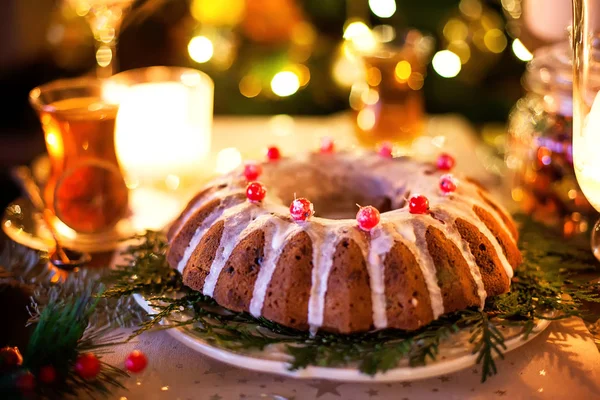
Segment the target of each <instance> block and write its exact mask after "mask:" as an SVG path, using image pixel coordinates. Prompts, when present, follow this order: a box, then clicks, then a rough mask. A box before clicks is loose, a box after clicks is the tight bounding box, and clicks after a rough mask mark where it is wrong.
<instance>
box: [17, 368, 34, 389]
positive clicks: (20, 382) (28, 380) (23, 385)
mask: <svg viewBox="0 0 600 400" xmlns="http://www.w3.org/2000/svg"><path fill="white" fill-rule="evenodd" d="M15 385H16V386H17V388H18V389H19V390H20V391H21V392H24V393H28V392H32V391H33V389H34V388H35V376H33V374H32V373H31V372H29V371H26V372H24V373H22V374H20V375H19V376H18V377H17V379H16V380H15Z"/></svg>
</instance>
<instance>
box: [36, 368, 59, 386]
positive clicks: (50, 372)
mask: <svg viewBox="0 0 600 400" xmlns="http://www.w3.org/2000/svg"><path fill="white" fill-rule="evenodd" d="M38 379H39V380H40V381H41V382H43V383H45V384H47V385H49V384H51V383H54V381H55V380H56V369H54V367H53V366H52V365H44V366H43V367H42V368H40V371H39V372H38Z"/></svg>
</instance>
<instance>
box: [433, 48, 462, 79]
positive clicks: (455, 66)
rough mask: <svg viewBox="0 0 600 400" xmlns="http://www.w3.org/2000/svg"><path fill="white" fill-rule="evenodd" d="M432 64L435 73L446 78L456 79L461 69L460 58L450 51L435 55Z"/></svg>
mask: <svg viewBox="0 0 600 400" xmlns="http://www.w3.org/2000/svg"><path fill="white" fill-rule="evenodd" d="M431 63H432V65H433V69H434V70H435V72H437V73H438V75H440V76H441V77H444V78H454V77H455V76H456V75H458V73H459V72H460V69H461V62H460V57H458V56H457V55H456V54H454V53H453V52H451V51H450V50H441V51H438V52H437V53H435V55H434V56H433V60H432V61H431Z"/></svg>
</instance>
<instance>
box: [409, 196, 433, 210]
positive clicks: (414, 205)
mask: <svg viewBox="0 0 600 400" xmlns="http://www.w3.org/2000/svg"><path fill="white" fill-rule="evenodd" d="M408 210H409V211H410V213H411V214H427V211H429V200H428V199H427V197H425V196H423V195H422V194H416V195H413V196H411V197H410V199H409V202H408Z"/></svg>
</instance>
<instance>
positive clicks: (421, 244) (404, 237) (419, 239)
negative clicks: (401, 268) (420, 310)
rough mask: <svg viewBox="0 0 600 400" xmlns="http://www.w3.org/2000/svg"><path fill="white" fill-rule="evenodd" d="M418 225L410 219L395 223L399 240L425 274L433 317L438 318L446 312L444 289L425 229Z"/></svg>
mask: <svg viewBox="0 0 600 400" xmlns="http://www.w3.org/2000/svg"><path fill="white" fill-rule="evenodd" d="M417 227H418V225H416V224H413V223H411V221H410V220H408V221H407V220H405V221H398V222H396V223H394V228H395V229H396V233H397V236H396V238H397V240H399V241H401V242H402V243H403V244H404V245H405V246H406V247H408V249H409V250H410V251H411V252H412V253H413V255H414V256H415V260H418V261H419V262H418V263H417V264H418V265H419V268H420V269H421V273H422V274H423V279H424V280H425V286H427V291H428V292H429V301H430V303H431V310H432V312H433V318H434V319H437V318H438V317H439V316H440V315H442V314H444V301H443V298H442V291H441V289H440V286H439V285H438V282H437V273H436V269H435V264H434V263H433V259H432V258H431V254H429V249H428V248H427V242H426V241H425V229H417Z"/></svg>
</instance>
